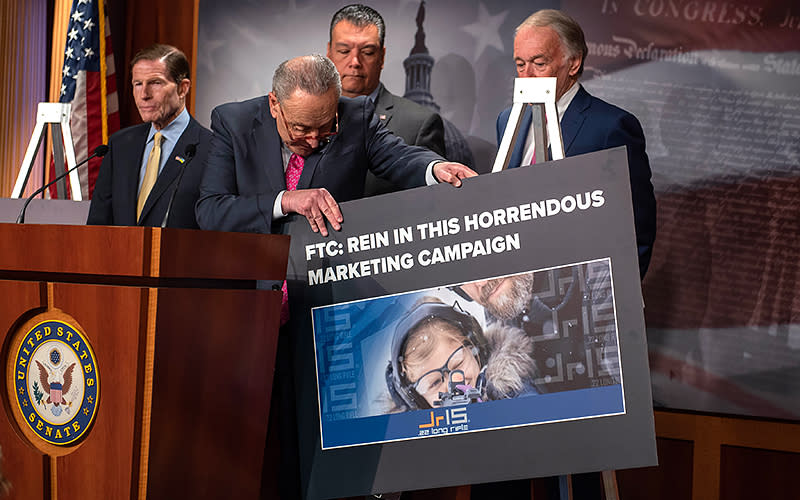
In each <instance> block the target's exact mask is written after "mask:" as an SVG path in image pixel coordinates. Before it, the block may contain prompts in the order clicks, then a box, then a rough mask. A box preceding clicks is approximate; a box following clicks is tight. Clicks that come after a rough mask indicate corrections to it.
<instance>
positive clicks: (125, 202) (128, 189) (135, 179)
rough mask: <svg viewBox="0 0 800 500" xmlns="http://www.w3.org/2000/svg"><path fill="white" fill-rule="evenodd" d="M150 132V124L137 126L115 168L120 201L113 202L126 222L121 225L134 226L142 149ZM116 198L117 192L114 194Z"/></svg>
mask: <svg viewBox="0 0 800 500" xmlns="http://www.w3.org/2000/svg"><path fill="white" fill-rule="evenodd" d="M149 132H150V124H149V123H143V124H141V125H140V126H139V130H137V131H136V133H134V134H131V135H130V141H129V142H128V144H126V145H125V148H124V150H123V151H124V157H123V158H122V159H121V162H120V164H118V165H117V166H115V168H114V175H115V176H119V178H120V180H119V184H118V185H119V186H122V190H121V191H120V192H119V195H120V199H119V200H114V203H115V205H116V206H118V207H121V208H122V211H123V212H125V213H126V214H128V215H125V218H126V219H128V220H126V221H121V222H120V223H121V224H126V225H136V200H137V198H138V197H139V171H140V170H141V168H142V156H144V147H145V145H146V143H147V134H148V133H149ZM114 196H117V192H114Z"/></svg>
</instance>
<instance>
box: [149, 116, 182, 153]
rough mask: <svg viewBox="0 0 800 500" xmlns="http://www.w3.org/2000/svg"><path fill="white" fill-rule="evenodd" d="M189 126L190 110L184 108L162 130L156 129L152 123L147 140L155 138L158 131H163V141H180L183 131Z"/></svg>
mask: <svg viewBox="0 0 800 500" xmlns="http://www.w3.org/2000/svg"><path fill="white" fill-rule="evenodd" d="M188 126H189V112H188V111H187V110H186V108H183V111H181V112H180V114H178V116H176V117H175V119H174V120H172V121H171V122H169V123H168V124H167V126H166V127H164V128H162V129H161V130H156V127H155V126H154V125H153V124H152V123H151V124H150V132H149V133H148V134H147V142H150V141H152V140H153V137H154V136H155V135H156V132H161V137H162V138H163V139H162V140H163V141H169V142H171V143H172V144H175V143H177V142H178V139H180V137H181V135H182V134H183V131H184V130H186V127H188Z"/></svg>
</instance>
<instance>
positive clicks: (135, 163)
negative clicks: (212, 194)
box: [87, 44, 211, 228]
mask: <svg viewBox="0 0 800 500" xmlns="http://www.w3.org/2000/svg"><path fill="white" fill-rule="evenodd" d="M190 71H191V70H190V66H189V61H188V60H187V59H186V56H185V55H184V53H183V52H181V51H180V50H179V49H177V48H175V47H172V46H170V45H163V44H156V45H153V46H151V47H148V48H146V49H143V50H141V51H140V52H139V53H138V54H136V56H134V58H133V61H132V62H131V81H132V84H133V98H134V100H135V101H136V107H137V108H138V109H139V115H140V116H141V118H142V121H143V122H145V123H142V124H140V125H134V126H132V127H128V128H125V129H122V130H120V131H119V132H117V133H116V134H114V135H112V136H111V138H110V140H109V152H108V153H107V154H106V156H105V157H104V158H103V164H102V165H101V166H100V173H99V174H98V177H97V183H96V184H95V188H94V193H93V194H92V203H91V206H90V207H89V217H88V219H87V223H88V224H97V225H114V226H136V225H139V226H162V225H163V226H169V227H183V228H197V221H196V220H195V217H194V204H195V202H196V201H197V197H198V193H199V188H198V186H199V184H200V178H201V177H202V174H203V165H204V163H205V157H206V156H207V155H208V145H209V143H210V142H211V131H209V130H208V129H206V128H204V127H203V126H202V125H200V124H199V123H198V122H197V121H196V120H195V119H194V118H192V117H191V116H190V115H189V112H188V111H187V110H186V96H187V94H188V93H189V88H190V87H191V81H190V80H189V76H190ZM170 203H171V206H170Z"/></svg>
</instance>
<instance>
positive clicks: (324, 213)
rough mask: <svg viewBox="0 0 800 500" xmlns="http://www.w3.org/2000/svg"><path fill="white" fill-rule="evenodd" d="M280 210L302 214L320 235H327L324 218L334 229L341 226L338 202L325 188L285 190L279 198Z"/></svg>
mask: <svg viewBox="0 0 800 500" xmlns="http://www.w3.org/2000/svg"><path fill="white" fill-rule="evenodd" d="M281 210H282V211H283V213H285V214H288V213H292V212H294V213H298V214H300V215H302V216H304V217H305V218H306V219H308V223H309V225H310V226H311V230H312V231H314V232H315V233H320V234H322V236H328V228H327V226H326V225H325V220H326V219H327V220H328V222H329V223H330V225H331V227H332V228H333V229H334V230H335V231H339V230H340V229H341V228H342V212H341V211H340V210H339V204H338V203H336V200H334V199H333V196H331V194H330V193H329V192H328V190H327V189H325V188H318V189H298V190H297V191H286V192H284V193H283V197H282V198H281Z"/></svg>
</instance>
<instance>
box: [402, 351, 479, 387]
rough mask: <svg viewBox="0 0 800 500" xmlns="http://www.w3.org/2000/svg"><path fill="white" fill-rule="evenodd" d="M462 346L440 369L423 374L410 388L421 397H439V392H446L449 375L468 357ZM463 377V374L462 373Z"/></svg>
mask: <svg viewBox="0 0 800 500" xmlns="http://www.w3.org/2000/svg"><path fill="white" fill-rule="evenodd" d="M469 354H470V353H469V351H467V350H466V349H465V348H464V346H463V345H462V346H460V347H458V348H457V349H456V350H455V351H453V353H452V354H450V357H449V358H447V361H446V362H445V364H444V365H442V367H441V368H437V369H435V370H429V371H427V372H425V373H424V374H423V375H422V376H421V377H420V378H419V380H417V381H416V382H414V384H412V386H411V388H412V389H414V390H415V391H417V394H419V395H421V396H432V397H437V398H438V397H439V393H440V392H447V382H448V380H449V378H450V374H451V373H453V372H454V371H456V370H460V369H461V367H462V365H463V364H464V362H465V361H466V360H467V356H468V355H469ZM462 375H463V372H462ZM462 378H463V377H462Z"/></svg>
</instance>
